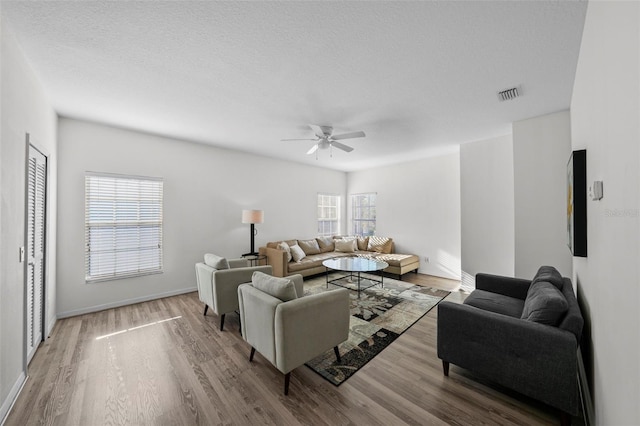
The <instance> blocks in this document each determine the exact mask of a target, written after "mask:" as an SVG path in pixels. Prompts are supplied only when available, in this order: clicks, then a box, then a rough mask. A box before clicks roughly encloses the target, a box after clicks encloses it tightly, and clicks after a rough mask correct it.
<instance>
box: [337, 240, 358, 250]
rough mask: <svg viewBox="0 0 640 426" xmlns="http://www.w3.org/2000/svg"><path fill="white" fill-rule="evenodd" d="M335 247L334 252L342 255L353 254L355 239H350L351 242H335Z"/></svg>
mask: <svg viewBox="0 0 640 426" xmlns="http://www.w3.org/2000/svg"><path fill="white" fill-rule="evenodd" d="M335 245H336V251H339V252H342V253H353V252H355V251H356V245H357V243H356V240H355V239H351V240H346V239H343V240H336V242H335Z"/></svg>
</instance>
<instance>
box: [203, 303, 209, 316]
mask: <svg viewBox="0 0 640 426" xmlns="http://www.w3.org/2000/svg"><path fill="white" fill-rule="evenodd" d="M208 309H209V305H207V304H206V303H205V304H204V314H202V315H207V310H208Z"/></svg>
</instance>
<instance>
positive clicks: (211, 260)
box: [204, 253, 229, 270]
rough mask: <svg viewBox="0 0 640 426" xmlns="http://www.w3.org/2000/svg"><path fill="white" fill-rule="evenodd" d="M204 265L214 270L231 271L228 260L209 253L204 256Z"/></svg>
mask: <svg viewBox="0 0 640 426" xmlns="http://www.w3.org/2000/svg"><path fill="white" fill-rule="evenodd" d="M204 263H205V264H206V265H208V266H211V267H212V268H214V269H217V270H221V269H229V261H227V259H226V258H224V257H220V256H216V255H215V254H211V253H207V254H205V255H204Z"/></svg>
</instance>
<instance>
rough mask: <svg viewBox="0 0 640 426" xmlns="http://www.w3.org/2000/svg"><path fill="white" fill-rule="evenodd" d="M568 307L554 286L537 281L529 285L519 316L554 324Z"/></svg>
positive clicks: (556, 323)
mask: <svg viewBox="0 0 640 426" xmlns="http://www.w3.org/2000/svg"><path fill="white" fill-rule="evenodd" d="M568 309H569V304H568V303H567V300H566V299H565V298H564V295H563V294H562V293H561V292H560V290H558V288H557V287H556V286H554V285H553V284H551V283H548V282H546V281H538V282H537V283H535V284H531V286H529V291H528V292H527V298H526V299H525V300H524V308H523V309H522V316H521V317H520V318H522V319H526V320H528V321H533V322H538V323H541V324H547V325H553V326H556V325H558V323H560V320H561V319H562V317H563V316H564V314H565V313H566V312H567V310H568Z"/></svg>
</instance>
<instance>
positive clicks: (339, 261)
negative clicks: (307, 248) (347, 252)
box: [322, 257, 389, 272]
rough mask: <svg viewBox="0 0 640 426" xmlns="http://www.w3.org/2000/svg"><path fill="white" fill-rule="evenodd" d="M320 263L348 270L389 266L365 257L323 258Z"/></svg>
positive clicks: (375, 269) (361, 270)
mask: <svg viewBox="0 0 640 426" xmlns="http://www.w3.org/2000/svg"><path fill="white" fill-rule="evenodd" d="M322 264H323V265H324V266H326V267H327V268H330V269H335V270H337V271H349V272H371V271H379V270H380V269H384V268H386V267H388V266H389V264H388V263H387V262H383V261H381V260H375V259H367V258H365V257H335V258H333V259H327V260H325V261H324V262H322Z"/></svg>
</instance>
